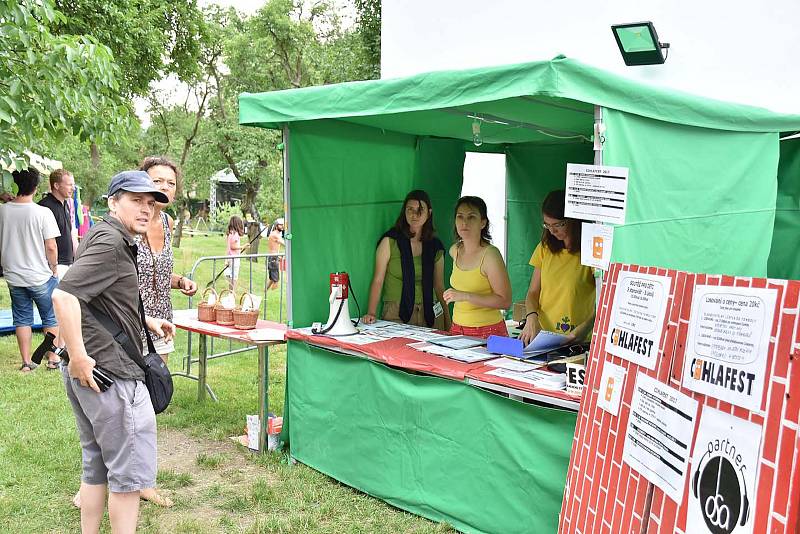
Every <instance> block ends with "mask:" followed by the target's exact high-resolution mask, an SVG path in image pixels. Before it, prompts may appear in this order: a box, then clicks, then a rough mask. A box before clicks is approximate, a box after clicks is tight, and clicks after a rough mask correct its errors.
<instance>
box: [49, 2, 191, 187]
mask: <svg viewBox="0 0 800 534" xmlns="http://www.w3.org/2000/svg"><path fill="white" fill-rule="evenodd" d="M55 1H56V5H57V7H58V8H59V9H60V10H61V11H62V12H63V13H64V15H65V17H62V18H60V19H59V20H58V21H57V23H56V25H55V29H54V31H55V32H57V33H60V34H64V35H68V34H78V33H82V34H89V35H92V36H93V37H94V38H95V39H96V40H97V41H99V42H100V43H103V44H104V45H106V46H108V47H109V48H110V49H111V51H112V52H113V54H114V59H115V61H116V63H117V65H118V66H119V76H120V80H121V84H120V88H119V90H120V92H121V93H122V94H123V95H124V96H126V97H129V98H131V97H134V96H142V97H144V96H147V95H148V94H149V93H150V83H151V82H152V81H154V80H159V79H161V78H163V77H165V76H167V75H169V74H175V75H177V76H178V78H179V79H182V80H192V79H194V78H196V77H197V76H200V75H201V72H200V69H199V67H198V57H199V55H200V50H201V45H202V43H203V42H204V39H205V21H204V18H203V14H202V12H201V11H200V9H199V8H198V7H197V2H196V0H173V1H170V2H165V1H164V0H136V1H135V2H131V1H129V0H55ZM88 148H89V156H90V161H91V167H90V168H89V169H88V171H87V174H86V175H85V179H84V180H83V181H82V182H83V183H84V184H87V183H93V184H94V183H100V184H103V183H105V182H106V180H107V178H108V177H107V176H106V175H105V174H104V171H103V168H104V167H107V165H103V164H102V162H101V150H100V146H99V145H98V144H97V143H94V142H92V143H90V144H89V146H88Z"/></svg>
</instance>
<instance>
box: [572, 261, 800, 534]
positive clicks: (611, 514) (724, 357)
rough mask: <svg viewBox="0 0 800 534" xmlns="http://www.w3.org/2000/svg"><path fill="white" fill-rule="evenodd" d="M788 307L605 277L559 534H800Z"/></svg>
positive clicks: (765, 293) (757, 287) (710, 288)
mask: <svg viewBox="0 0 800 534" xmlns="http://www.w3.org/2000/svg"><path fill="white" fill-rule="evenodd" d="M798 295H800V282H798V281H785V280H766V279H760V278H744V277H736V278H734V277H728V276H721V275H705V274H694V273H687V272H681V271H674V270H667V269H658V268H653V267H639V266H635V265H621V264H612V265H611V267H610V269H609V272H608V274H607V276H606V278H605V280H604V283H603V290H602V292H601V295H600V300H599V305H598V313H597V319H596V322H595V331H594V338H593V344H592V350H591V353H590V356H589V361H588V363H587V374H586V380H585V388H584V394H583V395H584V396H583V398H582V400H581V410H580V415H579V417H578V425H577V428H576V431H575V437H574V441H573V447H572V455H571V459H570V468H569V472H568V475H567V487H566V489H565V493H564V501H563V505H562V510H561V517H560V523H559V531H560V532H564V533H567V532H569V533H572V532H592V533H606V532H607V533H617V532H648V533H673V532H679V533H692V534H694V533H703V534H704V533H710V534H733V533H761V532H770V533H791V534H796V533H797V532H800V516H799V514H798V508H800V456H798V455H797V454H796V453H795V451H796V450H797V449H798V447H800V438H798V427H799V426H800V394H793V393H792V392H796V391H800V361H798V358H799V357H800V320H799V319H798V316H799V315H800V313H799V311H800V305H799V304H798Z"/></svg>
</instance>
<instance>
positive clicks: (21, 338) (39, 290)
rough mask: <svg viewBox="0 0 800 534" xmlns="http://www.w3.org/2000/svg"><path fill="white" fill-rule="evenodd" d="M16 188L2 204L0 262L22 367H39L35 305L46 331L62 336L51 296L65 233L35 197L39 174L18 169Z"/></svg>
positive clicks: (54, 361)
mask: <svg viewBox="0 0 800 534" xmlns="http://www.w3.org/2000/svg"><path fill="white" fill-rule="evenodd" d="M13 177H14V182H15V183H16V184H17V187H18V189H19V190H18V193H17V196H16V198H14V200H12V201H10V202H7V203H5V204H2V205H0V263H1V264H2V266H3V276H4V277H5V279H6V282H7V284H8V292H9V294H10V295H11V315H12V317H13V321H14V327H15V331H16V334H17V344H18V345H19V352H20V355H21V356H22V366H21V367H20V368H19V370H20V371H21V372H24V373H27V372H30V371H32V370H33V369H34V368H36V364H34V363H33V362H32V361H31V337H32V328H31V327H32V326H33V304H34V303H36V308H37V309H38V310H39V316H40V317H41V319H42V327H43V329H44V331H45V332H51V333H52V334H53V335H54V336H56V337H57V336H58V325H57V323H56V316H55V313H54V312H53V302H52V300H51V295H52V294H53V290H54V289H55V288H56V285H57V284H58V278H57V268H58V247H57V245H56V238H57V237H59V236H60V235H61V233H60V232H59V230H58V225H57V224H56V220H55V217H53V212H51V211H50V210H49V209H47V208H45V207H43V206H39V205H38V204H36V203H34V202H33V196H34V194H35V193H36V188H37V187H38V186H39V182H40V180H41V176H40V175H39V171H37V170H36V169H33V168H29V169H26V170H23V171H14V173H13ZM57 367H58V356H56V355H55V354H53V353H52V352H49V353H48V361H47V368H48V369H56V368H57Z"/></svg>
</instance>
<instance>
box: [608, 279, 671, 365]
mask: <svg viewBox="0 0 800 534" xmlns="http://www.w3.org/2000/svg"><path fill="white" fill-rule="evenodd" d="M671 286H672V280H671V279H670V278H669V277H668V276H659V275H654V274H641V273H634V272H630V271H625V272H622V273H620V275H619V278H618V280H617V290H616V293H615V295H614V307H613V309H612V312H611V323H610V324H609V326H608V337H607V338H606V351H607V352H610V353H611V354H614V355H615V356H619V357H620V358H624V359H626V360H629V361H632V362H633V363H635V364H637V365H641V366H643V367H646V368H648V369H655V367H656V357H657V356H658V349H659V345H660V343H661V333H662V331H663V330H664V316H665V315H666V313H667V300H668V297H669V293H670V289H671Z"/></svg>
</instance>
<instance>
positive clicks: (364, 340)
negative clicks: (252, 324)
mask: <svg viewBox="0 0 800 534" xmlns="http://www.w3.org/2000/svg"><path fill="white" fill-rule="evenodd" d="M293 330H294V331H295V332H300V333H301V334H305V335H307V336H320V337H329V338H331V339H338V340H340V341H342V342H343V343H350V344H351V345H366V344H368V343H377V342H379V341H386V338H384V337H379V336H375V335H370V334H365V333H358V334H353V335H352V336H328V335H325V334H315V333H314V332H313V331H312V327H310V326H307V327H305V328H294V329H293ZM254 341H255V340H254Z"/></svg>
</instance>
